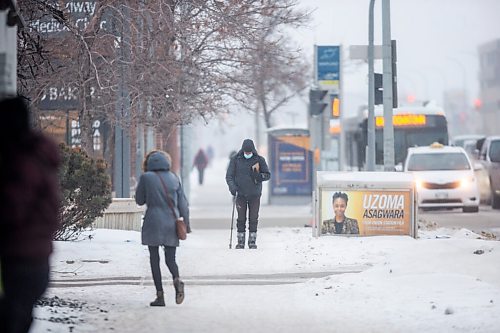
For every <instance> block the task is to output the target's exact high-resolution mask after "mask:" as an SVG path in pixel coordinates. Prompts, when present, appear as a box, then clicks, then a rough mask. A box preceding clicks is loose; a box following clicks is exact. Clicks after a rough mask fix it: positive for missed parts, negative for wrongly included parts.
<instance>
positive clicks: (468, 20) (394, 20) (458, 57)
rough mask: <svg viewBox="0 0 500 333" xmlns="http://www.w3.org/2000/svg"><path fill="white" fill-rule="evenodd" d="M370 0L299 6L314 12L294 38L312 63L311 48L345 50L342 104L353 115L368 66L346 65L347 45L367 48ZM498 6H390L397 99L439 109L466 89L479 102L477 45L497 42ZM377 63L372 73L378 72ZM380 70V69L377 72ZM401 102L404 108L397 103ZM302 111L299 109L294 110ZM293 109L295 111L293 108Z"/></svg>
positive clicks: (480, 1) (451, 0) (485, 2)
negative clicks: (448, 95) (449, 95)
mask: <svg viewBox="0 0 500 333" xmlns="http://www.w3.org/2000/svg"><path fill="white" fill-rule="evenodd" d="M369 2H370V1H369V0H301V6H303V7H306V8H309V9H315V10H314V12H313V14H312V21H311V23H310V27H309V28H307V29H302V30H300V31H294V32H293V37H294V38H295V40H296V41H297V42H298V43H299V45H300V46H301V47H302V48H303V50H304V53H305V55H306V56H307V57H308V58H309V59H311V60H310V61H311V62H312V60H313V45H314V44H317V45H339V44H341V45H343V47H344V51H345V52H344V60H345V62H344V78H343V79H344V80H343V85H344V93H345V97H344V102H345V107H346V108H347V110H346V111H347V112H348V113H355V112H356V109H357V107H358V106H359V105H360V104H363V103H366V100H367V89H368V87H367V78H366V75H367V70H368V68H367V65H366V64H362V63H360V62H359V61H352V60H349V54H348V49H349V46H350V45H366V44H368V6H369ZM499 13H500V1H498V0H418V1H417V0H397V1H395V0H393V1H391V35H392V39H396V40H397V43H398V50H397V52H398V64H397V65H398V81H399V91H400V96H401V95H404V96H406V94H413V95H415V96H416V98H417V99H420V100H426V99H434V100H436V101H437V102H438V103H439V104H442V102H443V100H442V95H443V90H448V89H462V87H464V85H465V86H466V89H467V95H468V100H469V101H470V102H471V103H472V100H473V99H474V98H475V97H477V96H478V91H479V84H478V80H477V78H478V65H479V61H478V51H477V48H478V46H479V45H480V44H482V43H485V42H489V41H491V40H494V39H498V38H500V18H499ZM381 16H382V0H376V1H375V44H381V43H382V23H381ZM381 63H382V61H381V60H378V61H376V70H377V71H378V72H381ZM377 67H380V68H377ZM401 102H403V103H404V102H405V100H404V99H403V98H401ZM297 106H298V107H301V106H300V104H297ZM294 107H295V106H294Z"/></svg>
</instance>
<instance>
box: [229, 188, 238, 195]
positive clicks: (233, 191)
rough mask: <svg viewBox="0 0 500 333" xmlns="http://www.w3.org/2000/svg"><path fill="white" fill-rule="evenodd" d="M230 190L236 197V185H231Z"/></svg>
mask: <svg viewBox="0 0 500 333" xmlns="http://www.w3.org/2000/svg"><path fill="white" fill-rule="evenodd" d="M229 192H231V195H232V196H233V197H234V196H235V195H236V187H231V188H230V189H229Z"/></svg>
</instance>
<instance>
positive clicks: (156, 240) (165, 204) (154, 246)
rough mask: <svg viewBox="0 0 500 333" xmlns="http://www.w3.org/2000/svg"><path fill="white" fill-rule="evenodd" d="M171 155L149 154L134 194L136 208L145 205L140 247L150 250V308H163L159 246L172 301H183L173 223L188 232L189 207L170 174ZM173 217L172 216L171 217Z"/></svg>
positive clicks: (177, 182) (176, 240) (179, 184)
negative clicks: (169, 278)
mask: <svg viewBox="0 0 500 333" xmlns="http://www.w3.org/2000/svg"><path fill="white" fill-rule="evenodd" d="M170 165H171V159H170V155H168V154H167V153H166V152H163V151H157V150H155V151H151V152H150V153H149V154H148V155H147V156H146V159H145V160H144V163H143V170H144V173H143V174H142V175H141V177H140V179H139V184H138V185H137V189H136V191H135V201H136V202H137V204H138V205H144V204H146V205H147V209H146V214H145V216H144V222H143V225H142V233H141V237H142V244H143V245H147V246H148V249H149V262H150V264H151V271H152V274H153V281H154V284H155V287H156V299H155V300H154V301H153V302H151V303H150V305H151V306H165V299H164V296H163V286H162V283H161V270H160V255H159V247H160V246H163V249H164V252H165V262H166V264H167V267H168V269H169V271H170V274H171V275H172V280H173V283H174V288H175V302H176V303H177V304H181V303H182V301H183V300H184V283H183V282H182V281H181V279H180V277H179V268H178V266H177V262H176V260H175V252H176V249H177V246H179V238H178V237H177V233H176V228H175V221H176V219H177V218H178V217H182V218H184V223H186V226H187V231H188V233H189V232H191V230H190V226H189V207H188V202H187V199H186V196H185V195H184V191H183V189H182V186H181V183H180V181H179V178H178V177H177V175H175V174H174V173H173V172H171V171H170ZM174 214H175V216H174Z"/></svg>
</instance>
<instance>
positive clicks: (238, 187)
mask: <svg viewBox="0 0 500 333" xmlns="http://www.w3.org/2000/svg"><path fill="white" fill-rule="evenodd" d="M256 164H258V165H259V167H258V168H259V171H256V170H253V169H252V166H254V165H256ZM270 178H271V173H270V172H269V167H268V166H267V163H266V160H265V159H264V157H262V156H260V155H259V154H257V151H256V150H253V156H252V157H251V158H249V159H248V160H247V159H246V158H245V157H244V156H243V150H240V151H239V152H238V153H237V154H236V155H235V156H233V157H232V158H231V161H230V162H229V166H228V167H227V172H226V183H227V185H228V186H229V192H235V191H236V192H238V196H240V197H246V198H254V197H258V196H260V195H261V194H262V182H263V181H266V180H269V179H270Z"/></svg>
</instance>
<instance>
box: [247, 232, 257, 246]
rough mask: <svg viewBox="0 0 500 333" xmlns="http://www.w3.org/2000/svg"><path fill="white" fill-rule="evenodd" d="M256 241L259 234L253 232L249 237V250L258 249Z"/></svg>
mask: <svg viewBox="0 0 500 333" xmlns="http://www.w3.org/2000/svg"><path fill="white" fill-rule="evenodd" d="M256 240H257V233H256V232H251V233H250V234H249V235H248V248H249V249H256V248H257V244H255V241H256Z"/></svg>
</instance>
